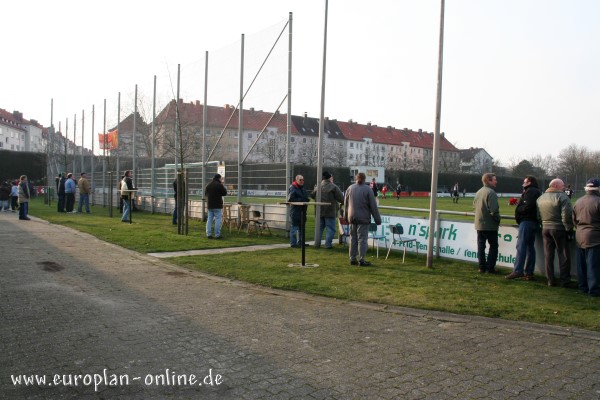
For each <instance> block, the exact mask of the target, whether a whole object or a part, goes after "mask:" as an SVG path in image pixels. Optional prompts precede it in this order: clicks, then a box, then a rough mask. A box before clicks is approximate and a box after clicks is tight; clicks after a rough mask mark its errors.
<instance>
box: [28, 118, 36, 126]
mask: <svg viewBox="0 0 600 400" xmlns="http://www.w3.org/2000/svg"><path fill="white" fill-rule="evenodd" d="M29 122H31V125H37V124H38V122H37V121H36V120H35V119H30V120H29Z"/></svg>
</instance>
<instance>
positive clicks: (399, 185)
mask: <svg viewBox="0 0 600 400" xmlns="http://www.w3.org/2000/svg"><path fill="white" fill-rule="evenodd" d="M401 193H402V185H401V184H400V182H398V185H397V186H396V200H400V194H401Z"/></svg>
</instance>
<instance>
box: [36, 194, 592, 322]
mask: <svg viewBox="0 0 600 400" xmlns="http://www.w3.org/2000/svg"><path fill="white" fill-rule="evenodd" d="M462 200H463V199H462V198H461V200H460V201H459V203H458V204H454V203H452V201H451V200H450V199H445V198H440V199H438V208H443V209H448V210H452V211H461V212H470V211H471V202H472V200H470V199H469V198H466V199H464V201H462ZM276 201H280V200H276ZM248 202H252V203H257V202H258V201H257V199H248ZM397 203H402V206H406V207H411V208H424V209H427V208H429V199H428V198H410V199H405V198H402V199H400V200H399V201H397V200H395V199H382V200H381V205H382V206H387V205H389V206H394V205H395V204H397ZM501 212H502V214H508V215H510V214H512V208H509V206H508V205H505V206H502V205H501ZM384 213H387V210H385V211H384ZM30 214H31V215H33V216H36V217H39V218H43V219H45V220H48V221H50V222H51V223H56V224H61V225H65V226H69V227H71V228H74V229H78V230H80V231H83V232H87V233H90V234H92V235H94V236H96V237H98V238H100V239H102V240H105V241H107V242H111V243H115V244H119V245H121V246H123V247H126V248H129V249H132V250H135V251H138V252H141V253H149V252H164V251H181V250H191V249H210V248H218V247H239V246H248V245H252V244H269V243H287V240H288V239H287V238H286V237H285V235H284V233H283V232H281V231H274V233H273V235H272V236H256V235H250V236H248V235H247V234H246V233H245V232H242V233H239V234H238V233H237V232H236V231H235V230H234V231H233V232H231V233H230V232H228V231H227V229H225V230H224V235H225V239H223V240H221V241H215V240H208V239H206V238H205V235H204V234H203V232H204V223H203V222H201V221H191V222H190V226H189V235H188V236H182V235H178V234H177V229H176V227H175V226H173V225H172V224H171V218H170V216H168V215H164V214H163V215H161V214H150V213H146V212H136V213H134V215H133V221H134V224H132V225H130V224H124V223H121V222H120V216H119V215H117V212H115V215H114V216H113V217H112V218H111V217H109V216H108V210H107V209H106V208H103V207H93V209H92V214H91V215H87V214H58V213H57V212H56V209H55V206H54V205H53V206H52V207H49V206H47V205H44V204H43V201H42V200H41V199H36V200H34V201H32V202H31V204H30ZM402 215H406V214H405V213H402ZM420 215H423V214H420ZM313 227H314V220H313V218H311V216H309V222H308V227H307V233H308V234H309V235H310V236H312V232H313ZM368 257H369V260H370V261H372V262H373V264H374V266H373V267H356V266H350V265H349V263H348V250H347V248H345V247H342V246H340V245H336V246H335V247H334V249H333V250H326V249H324V248H321V249H316V248H314V247H309V248H307V250H306V261H307V262H308V263H317V264H319V267H318V268H290V267H289V266H288V265H289V264H290V263H298V262H300V258H301V253H300V250H299V249H290V248H285V249H276V250H268V251H256V252H253V253H248V252H233V253H226V254H219V255H218V256H217V255H208V256H188V257H175V258H170V259H167V261H168V262H170V263H173V264H176V265H179V266H181V267H183V268H189V269H196V270H200V271H203V272H206V273H209V274H214V275H218V276H223V277H227V278H231V279H235V280H241V281H246V282H250V283H255V284H259V285H263V286H266V287H272V288H279V289H284V290H293V291H300V292H305V293H312V294H317V295H323V296H328V297H333V298H339V299H346V300H354V301H367V302H373V303H381V304H389V305H397V306H405V307H414V308H420V309H427V310H439V311H447V312H453V313H458V314H465V315H481V316H487V317H494V318H503V319H508V320H518V321H529V322H538V323H547V324H553V325H560V326H568V327H578V328H584V329H590V330H595V331H600V318H598V316H599V315H600V299H598V298H591V297H589V296H587V295H584V294H581V293H579V292H578V291H577V290H575V289H565V288H558V287H551V288H550V287H547V286H546V283H545V278H544V277H538V279H537V280H536V281H533V282H526V281H507V280H506V279H504V277H503V275H504V274H500V275H488V274H486V275H480V274H478V273H477V268H476V266H475V265H474V264H471V263H465V262H461V261H453V260H444V259H436V260H434V265H433V268H426V267H425V257H424V256H419V257H417V256H415V255H413V254H409V255H407V258H406V263H404V264H403V263H402V258H401V255H400V254H399V253H395V252H392V254H391V255H390V259H389V260H385V257H381V255H380V258H379V259H376V258H375V253H374V251H372V250H370V251H369V253H368ZM502 272H504V273H508V272H509V270H508V269H504V270H503V271H502Z"/></svg>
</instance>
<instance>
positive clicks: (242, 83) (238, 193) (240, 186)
mask: <svg viewBox="0 0 600 400" xmlns="http://www.w3.org/2000/svg"><path fill="white" fill-rule="evenodd" d="M243 109H244V34H243V33H242V45H241V54H240V108H239V109H238V112H239V117H240V118H239V127H238V179H237V189H238V190H237V201H238V203H241V202H242V129H243V126H244V125H243V122H244V113H243Z"/></svg>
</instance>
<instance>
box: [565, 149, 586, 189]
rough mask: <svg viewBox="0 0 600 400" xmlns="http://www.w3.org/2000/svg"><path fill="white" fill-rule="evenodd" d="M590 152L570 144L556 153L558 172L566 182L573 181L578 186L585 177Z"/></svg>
mask: <svg viewBox="0 0 600 400" xmlns="http://www.w3.org/2000/svg"><path fill="white" fill-rule="evenodd" d="M591 157H592V154H591V152H590V151H589V150H587V149H586V148H584V147H579V146H577V145H576V144H571V145H569V146H568V147H567V148H565V149H563V150H561V152H560V153H559V154H558V172H559V173H560V174H561V175H563V176H564V180H565V181H566V182H574V185H575V186H576V187H579V185H580V182H584V181H585V179H586V172H587V171H588V166H589V165H590V160H591Z"/></svg>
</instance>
